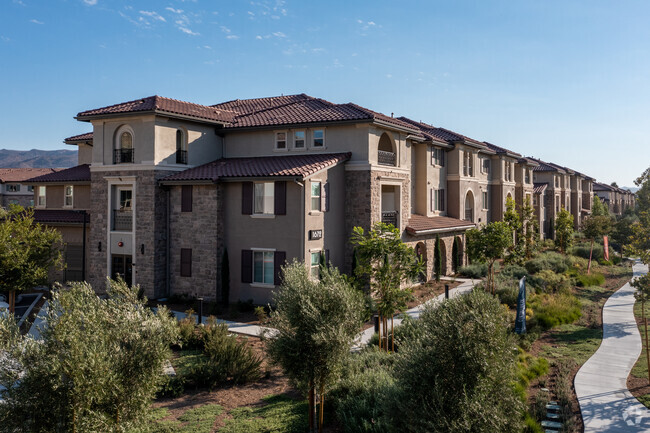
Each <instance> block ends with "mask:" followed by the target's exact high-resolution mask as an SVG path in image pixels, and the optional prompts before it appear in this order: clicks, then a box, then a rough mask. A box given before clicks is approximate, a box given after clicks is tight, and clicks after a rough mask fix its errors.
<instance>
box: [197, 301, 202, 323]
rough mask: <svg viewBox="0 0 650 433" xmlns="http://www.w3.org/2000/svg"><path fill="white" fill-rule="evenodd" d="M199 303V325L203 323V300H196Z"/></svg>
mask: <svg viewBox="0 0 650 433" xmlns="http://www.w3.org/2000/svg"><path fill="white" fill-rule="evenodd" d="M196 300H197V301H199V325H200V324H201V323H202V322H203V298H196Z"/></svg>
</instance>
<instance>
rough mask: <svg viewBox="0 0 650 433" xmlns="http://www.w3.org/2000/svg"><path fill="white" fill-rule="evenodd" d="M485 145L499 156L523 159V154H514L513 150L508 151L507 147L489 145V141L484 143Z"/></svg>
mask: <svg viewBox="0 0 650 433" xmlns="http://www.w3.org/2000/svg"><path fill="white" fill-rule="evenodd" d="M483 143H485V145H486V146H487V147H488V148H489V149H490V150H493V151H495V152H496V153H497V154H499V155H502V154H505V155H509V156H519V157H521V153H517V152H513V151H512V150H508V149H506V148H505V147H500V146H497V145H496V144H492V143H488V142H487V141H484V142H483Z"/></svg>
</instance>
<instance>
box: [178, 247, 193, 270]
mask: <svg viewBox="0 0 650 433" xmlns="http://www.w3.org/2000/svg"><path fill="white" fill-rule="evenodd" d="M191 276H192V249H191V248H181V277H191Z"/></svg>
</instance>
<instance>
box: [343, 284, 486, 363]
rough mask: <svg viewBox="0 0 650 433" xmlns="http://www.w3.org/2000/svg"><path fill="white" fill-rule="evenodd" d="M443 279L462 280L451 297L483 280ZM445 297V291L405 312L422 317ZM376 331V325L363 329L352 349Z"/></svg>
mask: <svg viewBox="0 0 650 433" xmlns="http://www.w3.org/2000/svg"><path fill="white" fill-rule="evenodd" d="M441 279H442V280H445V281H460V282H461V284H460V285H458V286H457V287H455V288H453V289H450V290H449V297H450V298H453V297H455V296H458V295H462V294H465V293H468V292H471V291H472V289H473V288H474V286H475V285H477V284H478V283H480V282H481V280H472V279H466V278H456V279H453V278H445V277H443V278H441ZM444 299H445V294H444V293H443V294H441V295H438V296H437V297H435V298H433V299H430V300H428V301H427V302H425V303H423V304H420V305H418V306H417V307H413V308H411V309H409V310H406V312H405V313H404V314H406V315H407V316H409V317H411V318H413V319H417V318H419V317H420V313H422V311H424V309H425V307H426V306H427V305H429V304H433V305H435V304H437V303H438V302H442V301H443V300H444ZM400 316H401V315H400V314H398V315H396V316H395V319H394V322H395V324H394V326H398V325H399V324H400V323H402V319H401V318H400ZM374 333H375V328H374V327H371V328H368V329H366V330H364V331H362V332H361V333H360V334H359V335H358V336H357V338H356V340H355V343H354V346H352V350H360V349H362V348H363V347H365V346H366V345H367V344H368V342H369V341H370V339H371V338H372V336H373V335H374Z"/></svg>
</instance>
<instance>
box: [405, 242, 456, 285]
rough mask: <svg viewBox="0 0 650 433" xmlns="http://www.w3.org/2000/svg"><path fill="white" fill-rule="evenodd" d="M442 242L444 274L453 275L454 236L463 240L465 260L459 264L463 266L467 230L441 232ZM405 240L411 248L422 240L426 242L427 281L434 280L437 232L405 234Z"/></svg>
mask: <svg viewBox="0 0 650 433" xmlns="http://www.w3.org/2000/svg"><path fill="white" fill-rule="evenodd" d="M439 236H440V243H441V244H442V245H441V249H442V253H443V256H444V257H443V262H442V270H443V274H444V275H452V274H453V273H454V272H453V269H452V264H453V256H452V253H453V249H454V238H455V237H456V236H458V237H459V238H460V241H461V248H463V261H462V263H459V264H458V266H459V267H460V266H463V265H464V262H465V259H464V256H465V254H464V248H465V232H462V231H457V232H448V233H440V234H439ZM404 242H405V243H406V244H407V245H409V246H410V247H411V248H415V247H416V246H417V244H419V243H420V242H422V243H424V246H425V248H426V276H427V281H429V280H432V279H433V278H435V275H434V273H433V256H434V251H435V248H436V234H435V233H430V234H427V235H422V236H412V235H409V234H407V235H406V236H405V239H404Z"/></svg>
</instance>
